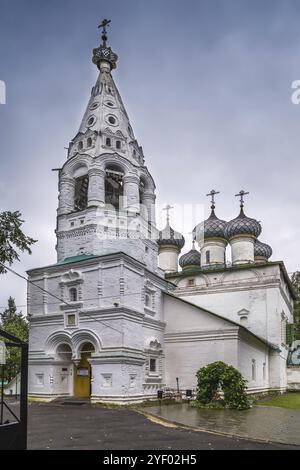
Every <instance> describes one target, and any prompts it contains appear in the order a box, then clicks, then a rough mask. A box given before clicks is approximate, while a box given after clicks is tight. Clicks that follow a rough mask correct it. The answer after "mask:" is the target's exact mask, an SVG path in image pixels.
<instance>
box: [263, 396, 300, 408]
mask: <svg viewBox="0 0 300 470" xmlns="http://www.w3.org/2000/svg"><path fill="white" fill-rule="evenodd" d="M256 405H260V406H275V407H277V408H287V409H290V410H300V392H291V393H285V394H284V395H278V396H276V397H272V398H266V399H262V400H260V401H259V402H258V403H256Z"/></svg>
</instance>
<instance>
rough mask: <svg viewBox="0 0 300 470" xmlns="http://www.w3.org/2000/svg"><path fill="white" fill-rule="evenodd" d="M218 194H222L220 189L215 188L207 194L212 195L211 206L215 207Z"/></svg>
mask: <svg viewBox="0 0 300 470" xmlns="http://www.w3.org/2000/svg"><path fill="white" fill-rule="evenodd" d="M217 194H220V191H216V190H215V189H212V190H211V192H210V193H208V194H206V196H208V197H209V196H210V197H211V208H212V209H214V208H215V207H216V206H215V196H216V195H217Z"/></svg>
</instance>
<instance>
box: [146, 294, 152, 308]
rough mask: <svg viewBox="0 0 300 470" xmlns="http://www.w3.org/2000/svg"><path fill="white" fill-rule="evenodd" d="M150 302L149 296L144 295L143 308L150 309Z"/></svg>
mask: <svg viewBox="0 0 300 470" xmlns="http://www.w3.org/2000/svg"><path fill="white" fill-rule="evenodd" d="M150 301H151V298H150V295H149V294H146V295H145V306H146V307H150V303H151V302H150Z"/></svg>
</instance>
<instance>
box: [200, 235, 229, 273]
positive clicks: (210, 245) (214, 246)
mask: <svg viewBox="0 0 300 470" xmlns="http://www.w3.org/2000/svg"><path fill="white" fill-rule="evenodd" d="M226 244H227V242H226V241H225V240H224V241H222V240H213V239H211V240H209V239H208V240H205V242H204V244H203V245H202V244H201V243H200V244H199V246H200V250H201V266H202V267H203V266H204V267H205V266H209V265H214V264H221V265H224V264H225V250H226ZM207 251H208V252H209V257H210V262H209V263H207V262H206V252H207Z"/></svg>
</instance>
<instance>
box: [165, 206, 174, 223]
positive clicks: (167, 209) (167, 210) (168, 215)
mask: <svg viewBox="0 0 300 470" xmlns="http://www.w3.org/2000/svg"><path fill="white" fill-rule="evenodd" d="M171 209H174V207H172V206H170V204H167V205H166V207H164V208H163V211H166V212H167V215H166V218H167V225H168V224H169V223H170V210H171Z"/></svg>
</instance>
